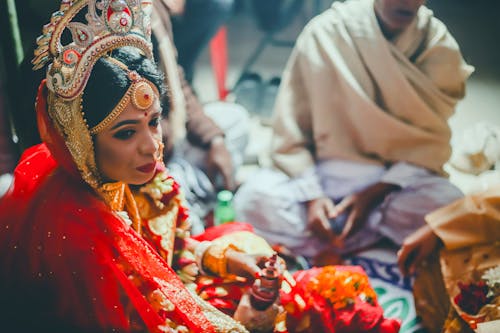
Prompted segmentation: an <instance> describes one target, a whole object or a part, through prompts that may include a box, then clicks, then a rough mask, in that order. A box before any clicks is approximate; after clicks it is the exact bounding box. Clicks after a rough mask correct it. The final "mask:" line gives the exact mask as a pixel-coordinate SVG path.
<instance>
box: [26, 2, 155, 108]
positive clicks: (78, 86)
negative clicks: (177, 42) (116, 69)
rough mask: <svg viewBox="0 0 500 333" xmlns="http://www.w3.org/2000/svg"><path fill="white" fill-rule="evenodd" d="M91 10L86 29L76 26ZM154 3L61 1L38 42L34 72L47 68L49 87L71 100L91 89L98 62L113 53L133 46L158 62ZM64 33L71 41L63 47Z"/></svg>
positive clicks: (82, 25)
mask: <svg viewBox="0 0 500 333" xmlns="http://www.w3.org/2000/svg"><path fill="white" fill-rule="evenodd" d="M85 7H87V8H88V9H87V13H86V15H85V20H86V21H87V22H86V23H83V22H74V21H73V19H74V18H75V16H76V15H77V14H78V13H79V12H80V11H81V10H82V9H83V8H85ZM151 10H152V0H74V1H71V0H62V1H61V6H60V9H59V10H58V11H57V12H55V13H53V14H52V18H51V20H50V22H49V23H48V24H46V25H45V26H44V27H43V32H42V35H41V36H40V37H38V39H37V44H38V48H37V49H36V50H35V58H34V59H33V60H32V64H33V69H35V70H36V69H40V68H42V67H43V66H45V65H46V64H47V63H49V62H51V61H52V62H51V63H50V64H49V66H48V68H47V87H48V88H49V89H50V90H51V91H53V92H54V93H56V94H57V95H58V96H59V97H61V98H63V99H66V100H72V99H74V98H76V97H78V96H79V95H80V94H81V93H82V92H83V90H84V88H85V85H86V84H87V81H88V78H89V76H90V72H91V71H92V68H93V66H94V64H95V63H96V61H97V60H98V59H99V58H100V57H102V56H103V55H105V54H107V53H108V52H110V51H111V50H113V49H116V48H119V47H123V46H133V47H136V48H138V49H140V50H141V51H142V52H143V53H144V55H145V56H146V57H148V58H150V59H152V58H153V52H152V45H151V24H150V12H151ZM65 29H68V30H69V31H70V32H71V37H72V38H71V39H72V41H71V42H70V43H69V44H67V45H63V44H62V41H61V37H62V36H63V32H64V31H65Z"/></svg>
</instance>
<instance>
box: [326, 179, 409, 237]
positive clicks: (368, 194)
mask: <svg viewBox="0 0 500 333" xmlns="http://www.w3.org/2000/svg"><path fill="white" fill-rule="evenodd" d="M397 189H399V186H397V185H393V184H387V183H376V184H374V185H371V186H369V187H367V188H366V189H364V190H362V191H360V192H358V193H356V194H353V195H350V196H347V197H345V198H344V199H343V200H342V201H341V202H339V203H338V204H337V205H336V206H335V208H334V212H333V214H332V216H331V217H337V216H339V215H341V214H346V213H348V214H349V215H348V217H347V220H346V223H345V226H344V229H343V230H342V233H341V234H340V236H339V237H338V240H339V241H341V242H342V241H344V240H345V239H346V238H347V237H348V236H350V235H352V234H354V233H355V232H357V231H359V230H360V229H361V228H362V227H363V225H364V223H365V222H366V219H367V217H368V215H369V214H370V213H371V211H372V210H373V209H374V208H375V207H377V206H378V205H379V204H380V203H381V202H382V201H384V199H385V197H386V196H387V195H388V194H389V193H391V192H392V191H395V190H397Z"/></svg>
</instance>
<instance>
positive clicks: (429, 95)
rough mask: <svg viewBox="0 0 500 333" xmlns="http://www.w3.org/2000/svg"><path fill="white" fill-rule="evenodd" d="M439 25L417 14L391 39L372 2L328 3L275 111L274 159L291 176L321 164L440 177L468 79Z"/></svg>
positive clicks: (300, 44)
mask: <svg viewBox="0 0 500 333" xmlns="http://www.w3.org/2000/svg"><path fill="white" fill-rule="evenodd" d="M472 71H473V68H472V67H471V66H468V65H467V64H466V63H465V62H464V60H463V58H462V56H461V53H460V51H459V48H458V45H457V43H456V41H455V40H454V39H453V37H452V36H451V35H450V34H449V32H448V31H447V29H446V27H445V26H444V24H443V23H441V22H440V21H439V20H437V19H436V18H434V17H433V15H432V12H431V11H430V10H429V9H427V8H426V7H424V6H422V7H421V8H420V10H419V12H418V15H417V18H416V19H415V20H414V22H413V23H412V24H411V25H410V26H409V27H408V28H407V29H406V30H405V31H403V32H402V33H400V34H399V35H398V36H396V37H395V38H394V39H393V40H391V41H388V40H386V39H385V37H384V36H383V34H382V32H381V30H380V27H379V25H378V23H377V19H376V17H375V12H374V8H373V0H350V1H347V2H345V3H337V2H336V3H334V4H333V5H332V7H331V8H330V9H328V10H327V11H326V12H324V13H323V14H321V15H319V16H317V17H316V18H314V19H313V20H312V21H311V22H310V23H309V24H308V25H307V26H306V27H305V28H304V30H303V32H302V33H301V35H300V36H299V38H298V40H297V44H296V46H295V49H294V51H293V52H292V55H291V57H290V59H289V61H288V64H287V67H286V69H285V72H284V75H283V82H282V85H281V87H280V91H279V93H278V97H277V101H276V105H275V118H274V137H273V142H272V145H273V147H272V148H273V156H272V158H273V161H274V164H275V166H277V167H278V168H279V169H281V170H283V171H284V172H285V173H287V174H289V175H291V176H297V175H300V174H302V173H303V172H304V171H306V170H307V169H309V168H311V167H313V166H314V164H315V162H316V161H318V160H327V159H343V160H350V161H357V162H366V163H375V164H379V165H388V164H391V163H394V162H398V161H406V162H409V163H412V164H415V165H418V166H421V167H425V168H428V169H430V170H432V171H435V172H438V173H443V171H442V166H443V164H444V163H445V162H446V161H447V160H448V158H449V156H450V150H451V149H450V145H449V140H450V129H449V126H448V122H447V120H448V118H449V117H450V116H451V115H452V114H453V112H454V109H455V105H456V103H457V101H458V100H459V99H461V98H463V96H464V94H465V80H466V79H467V77H468V76H469V75H470V74H471V73H472Z"/></svg>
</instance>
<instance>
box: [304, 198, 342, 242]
mask: <svg viewBox="0 0 500 333" xmlns="http://www.w3.org/2000/svg"><path fill="white" fill-rule="evenodd" d="M333 213H334V204H333V202H332V200H330V199H329V198H326V197H323V198H318V199H314V200H311V201H309V202H308V203H307V224H308V227H309V229H310V230H311V231H312V232H313V234H314V235H315V236H316V237H318V238H319V239H322V240H324V241H332V240H333V238H334V237H335V235H334V233H333V231H332V228H331V226H330V222H329V220H328V219H329V218H330V217H331V216H333Z"/></svg>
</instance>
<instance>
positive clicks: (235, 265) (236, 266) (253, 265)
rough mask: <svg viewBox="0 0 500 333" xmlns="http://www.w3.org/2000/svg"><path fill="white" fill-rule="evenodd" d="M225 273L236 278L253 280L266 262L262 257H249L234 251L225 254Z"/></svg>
mask: <svg viewBox="0 0 500 333" xmlns="http://www.w3.org/2000/svg"><path fill="white" fill-rule="evenodd" d="M225 256H226V260H227V272H228V273H230V274H234V275H237V276H242V277H247V278H254V277H255V275H256V274H257V273H258V272H260V270H261V267H262V266H263V265H264V263H265V262H266V260H267V257H266V256H264V255H251V254H246V253H244V252H239V251H236V250H234V249H231V248H229V249H227V250H226V252H225Z"/></svg>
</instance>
